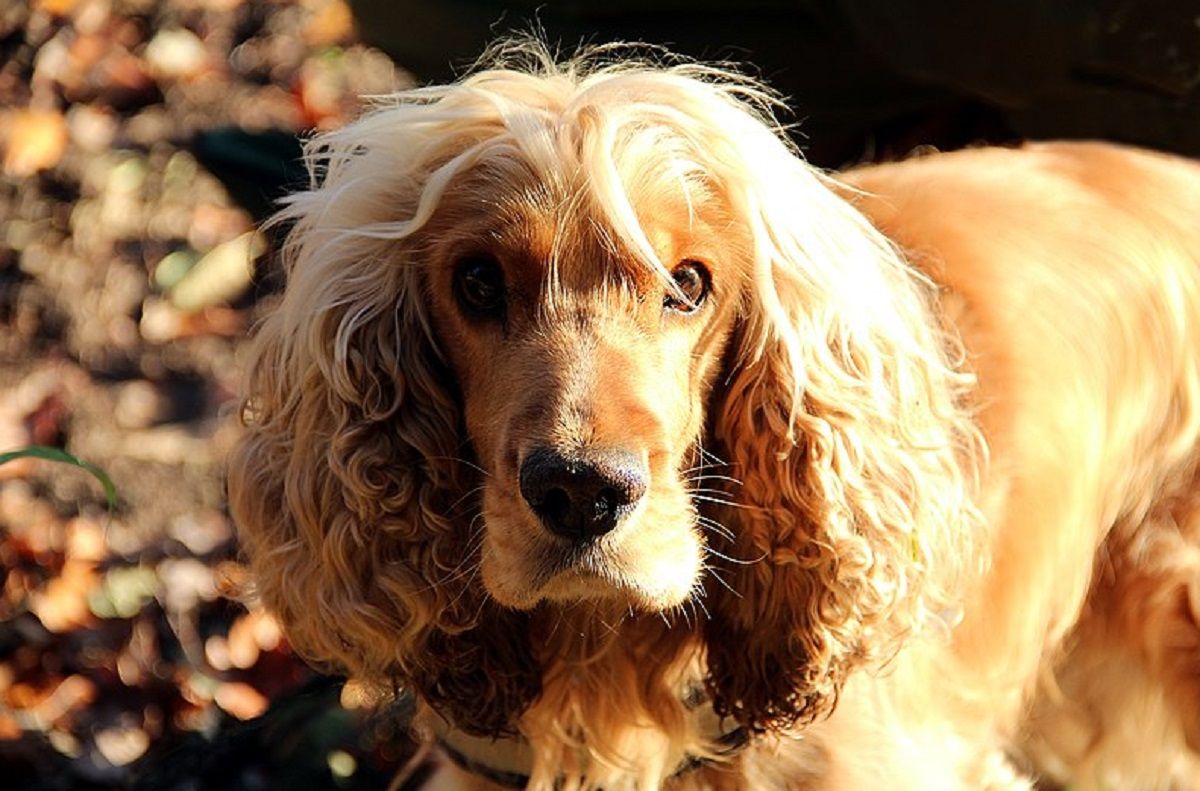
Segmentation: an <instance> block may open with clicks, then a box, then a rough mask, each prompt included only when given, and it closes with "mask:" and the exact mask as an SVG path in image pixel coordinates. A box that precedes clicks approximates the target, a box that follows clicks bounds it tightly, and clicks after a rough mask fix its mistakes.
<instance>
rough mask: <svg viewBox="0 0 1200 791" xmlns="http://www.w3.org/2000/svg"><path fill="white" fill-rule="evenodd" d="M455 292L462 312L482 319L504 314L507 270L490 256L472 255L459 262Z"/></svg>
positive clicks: (455, 276)
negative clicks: (505, 275)
mask: <svg viewBox="0 0 1200 791" xmlns="http://www.w3.org/2000/svg"><path fill="white" fill-rule="evenodd" d="M454 290H455V293H456V294H457V296H458V301H459V304H460V305H461V306H462V308H463V310H464V311H465V312H466V313H468V314H470V315H472V316H476V317H479V318H496V317H498V316H501V315H502V314H503V313H504V270H503V269H501V268H500V262H499V261H497V260H496V259H495V258H493V257H492V256H490V255H486V254H483V255H471V256H467V257H466V258H464V259H462V260H461V261H459V262H458V267H457V268H456V269H455V271H454Z"/></svg>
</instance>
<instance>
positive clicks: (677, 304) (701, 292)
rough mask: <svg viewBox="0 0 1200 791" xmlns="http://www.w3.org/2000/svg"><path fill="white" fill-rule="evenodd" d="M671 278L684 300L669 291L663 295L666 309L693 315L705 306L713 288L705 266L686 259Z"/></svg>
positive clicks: (672, 273) (674, 270) (680, 263)
mask: <svg viewBox="0 0 1200 791" xmlns="http://www.w3.org/2000/svg"><path fill="white" fill-rule="evenodd" d="M671 277H672V279H674V281H675V285H676V286H678V287H679V291H680V293H681V294H682V295H683V299H680V298H679V297H678V296H677V295H676V294H675V292H672V291H668V292H667V293H666V294H664V295H663V307H664V308H665V309H667V310H673V311H675V312H676V313H692V312H694V311H695V310H697V309H698V308H699V307H700V306H701V305H703V304H704V300H705V299H707V298H708V291H709V289H710V288H711V286H712V278H711V276H710V275H709V274H708V269H706V268H705V266H704V264H702V263H700V262H699V261H693V260H692V259H690V258H687V259H684V260H683V261H680V262H679V265H678V266H676V267H675V268H674V269H672V270H671Z"/></svg>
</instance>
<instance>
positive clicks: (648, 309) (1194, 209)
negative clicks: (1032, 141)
mask: <svg viewBox="0 0 1200 791" xmlns="http://www.w3.org/2000/svg"><path fill="white" fill-rule="evenodd" d="M775 103H776V101H775V99H773V98H772V96H771V95H770V94H769V93H767V91H766V90H765V89H763V88H762V87H761V86H759V85H758V84H756V83H755V82H754V81H752V80H750V79H746V78H743V77H741V76H739V75H737V74H735V73H732V72H730V71H729V70H725V69H718V68H710V67H705V66H702V65H696V64H693V63H689V62H682V61H678V60H673V59H670V58H667V57H666V56H661V57H659V58H658V59H657V60H656V62H654V63H648V62H646V61H644V60H643V61H637V60H636V59H630V58H628V57H626V56H625V55H623V54H622V50H620V49H612V48H603V47H602V48H598V49H593V50H591V51H589V52H585V53H584V54H582V55H579V56H577V57H575V58H573V59H571V60H568V61H565V62H559V61H556V60H555V59H554V58H552V57H551V56H550V55H548V54H547V53H546V51H545V49H544V48H542V47H540V46H539V45H537V44H536V43H535V42H530V41H523V42H516V43H513V42H509V43H506V44H503V45H501V46H499V47H498V48H496V49H495V50H493V51H492V52H491V54H490V55H489V56H488V60H487V62H486V63H485V64H484V65H483V66H482V67H480V68H478V69H477V70H476V71H475V72H474V73H473V74H471V75H470V76H468V77H467V78H465V79H463V80H462V81H460V82H458V83H455V84H452V85H440V86H431V87H425V88H418V89H415V90H409V91H404V92H402V93H399V94H396V95H394V96H389V97H386V98H383V99H380V100H378V102H377V104H376V106H375V107H374V109H373V110H372V111H371V112H368V113H367V114H366V115H365V116H364V117H362V118H361V119H360V120H358V121H356V122H355V123H353V124H351V125H349V126H347V127H346V128H344V129H341V130H340V131H336V132H332V133H329V134H325V135H322V136H320V137H318V138H316V139H315V140H313V141H312V142H311V143H310V144H309V146H308V149H307V152H308V163H309V168H310V170H311V173H312V183H311V186H310V187H309V189H307V190H306V191H302V192H299V193H298V194H295V195H292V196H291V197H290V198H289V199H288V200H287V203H286V206H285V208H284V209H283V210H282V213H281V215H280V219H281V221H282V222H284V223H286V224H288V225H289V228H290V230H289V231H288V236H287V241H286V245H285V249H284V255H285V259H286V261H287V275H288V283H287V287H286V291H285V293H284V295H283V297H282V302H281V304H280V305H279V307H278V309H277V310H276V311H275V312H274V313H273V314H272V315H271V316H270V317H269V319H267V320H266V322H265V323H264V324H263V326H262V327H261V329H260V330H259V332H258V335H257V338H256V340H255V341H254V344H253V354H252V356H251V357H250V359H249V361H248V363H247V370H248V372H249V373H248V392H247V398H246V403H245V421H246V424H247V430H246V433H245V436H244V439H243V440H242V441H241V444H240V446H239V447H238V448H237V450H236V452H235V453H234V455H233V458H232V461H231V468H230V478H229V484H230V486H229V490H230V501H231V507H232V510H233V513H234V515H235V517H236V520H237V522H238V524H239V526H240V530H241V537H242V541H243V543H244V547H245V551H246V553H247V556H248V558H249V560H250V562H251V564H252V567H253V571H254V574H255V576H256V579H257V586H258V592H259V594H260V595H261V598H262V600H263V601H264V602H265V604H266V606H268V607H269V608H270V609H271V610H272V611H273V612H274V613H275V614H276V615H277V616H278V617H279V619H280V620H281V622H282V624H283V625H284V627H285V628H286V632H287V634H288V636H289V637H290V639H291V641H292V643H293V644H294V646H295V647H296V648H297V649H298V650H299V651H300V652H302V653H303V655H305V656H306V657H308V658H310V659H311V660H313V661H315V662H319V663H322V664H324V665H325V666H328V667H331V668H334V669H336V670H338V671H341V672H344V673H347V674H349V675H351V676H353V677H355V678H357V679H360V680H361V681H362V682H363V683H366V684H371V685H374V686H375V687H378V688H379V689H381V690H391V689H393V688H395V687H400V688H403V689H407V690H410V691H412V693H414V694H415V696H416V697H417V699H418V700H419V704H420V713H419V724H420V727H421V729H422V732H424V733H427V734H429V736H428V738H430V739H434V740H436V741H437V743H438V744H439V745H440V746H441V749H442V750H443V754H444V755H447V756H449V757H450V758H452V759H453V761H454V764H455V765H456V767H457V768H455V766H451V765H450V764H447V766H446V768H445V769H444V770H443V771H444V772H445V774H443V775H440V776H439V777H441V778H442V779H446V780H448V779H449V778H450V777H451V776H454V777H456V778H457V780H458V781H463V782H466V783H468V784H469V783H474V784H477V785H480V786H505V785H517V786H521V785H528V786H529V787H531V788H538V789H551V788H563V789H573V788H605V789H610V790H611V789H623V788H630V789H632V788H636V789H650V788H657V787H670V788H754V789H767V788H795V787H813V788H836V789H866V788H912V789H959V788H962V789H981V788H1027V787H1030V785H1031V784H1032V783H1033V782H1035V779H1038V778H1040V779H1041V780H1045V779H1053V780H1054V781H1061V782H1071V783H1073V784H1075V785H1077V786H1078V787H1110V788H1163V787H1167V786H1169V785H1174V786H1175V787H1179V788H1196V787H1200V760H1198V756H1197V752H1196V751H1197V750H1200V625H1198V622H1200V487H1197V485H1196V484H1197V477H1198V473H1197V458H1198V456H1200V454H1198V452H1197V441H1198V438H1200V167H1198V166H1197V165H1195V164H1192V163H1190V162H1187V161H1184V160H1181V159H1176V158H1172V157H1169V156H1165V155H1160V154H1154V153H1148V152H1144V151H1139V150H1134V149H1130V148H1124V147H1120V146H1115V145H1106V144H1099V143H1057V144H1042V145H1027V146H1024V147H1022V148H1019V149H990V148H989V149H975V150H968V151H962V152H958V153H950V154H939V155H933V156H925V157H920V158H916V159H912V160H909V161H905V162H900V163H896V164H888V165H880V166H875V167H864V168H861V169H856V170H851V171H849V172H846V173H842V174H839V175H837V176H831V175H827V174H824V173H821V172H819V171H817V170H815V169H814V168H812V167H810V166H809V165H807V164H805V162H804V161H803V160H802V159H801V158H800V156H799V155H798V153H797V151H796V149H795V148H794V147H793V146H792V145H791V144H789V143H788V142H787V138H786V137H785V135H784V134H783V132H782V130H781V128H780V127H779V125H778V124H777V123H776V122H775V121H774V120H773V116H772V111H773V109H774V105H775Z"/></svg>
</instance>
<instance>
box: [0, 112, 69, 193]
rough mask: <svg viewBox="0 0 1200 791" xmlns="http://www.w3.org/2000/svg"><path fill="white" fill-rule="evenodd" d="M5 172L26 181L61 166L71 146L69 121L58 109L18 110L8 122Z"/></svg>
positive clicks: (10, 116) (11, 115)
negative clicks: (68, 134) (69, 141)
mask: <svg viewBox="0 0 1200 791" xmlns="http://www.w3.org/2000/svg"><path fill="white" fill-rule="evenodd" d="M7 121H8V123H7V126H8V134H7V138H8V139H7V145H6V146H5V151H4V172H5V173H7V174H8V175H10V176H16V177H18V178H23V177H25V176H32V175H33V174H34V173H37V172H38V171H39V170H46V169H48V168H52V167H54V166H55V165H57V164H58V161H59V160H60V159H62V155H63V152H64V151H65V150H66V147H67V119H66V118H65V117H64V116H63V114H62V113H60V112H58V111H57V110H30V109H26V110H17V111H15V112H13V113H11V114H10V115H9V117H8V119H7Z"/></svg>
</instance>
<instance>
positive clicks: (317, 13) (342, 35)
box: [304, 0, 354, 47]
mask: <svg viewBox="0 0 1200 791" xmlns="http://www.w3.org/2000/svg"><path fill="white" fill-rule="evenodd" d="M314 5H315V8H314V9H313V10H312V12H311V16H309V18H308V21H307V23H306V24H305V25H304V40H305V41H306V42H308V44H309V46H311V47H328V46H330V45H332V44H340V43H342V42H343V41H345V40H347V39H348V38H350V37H351V36H352V35H353V34H354V14H353V13H352V12H351V11H350V6H348V5H347V4H346V3H345V2H344V0H317V2H316V3H315V4H314Z"/></svg>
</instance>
